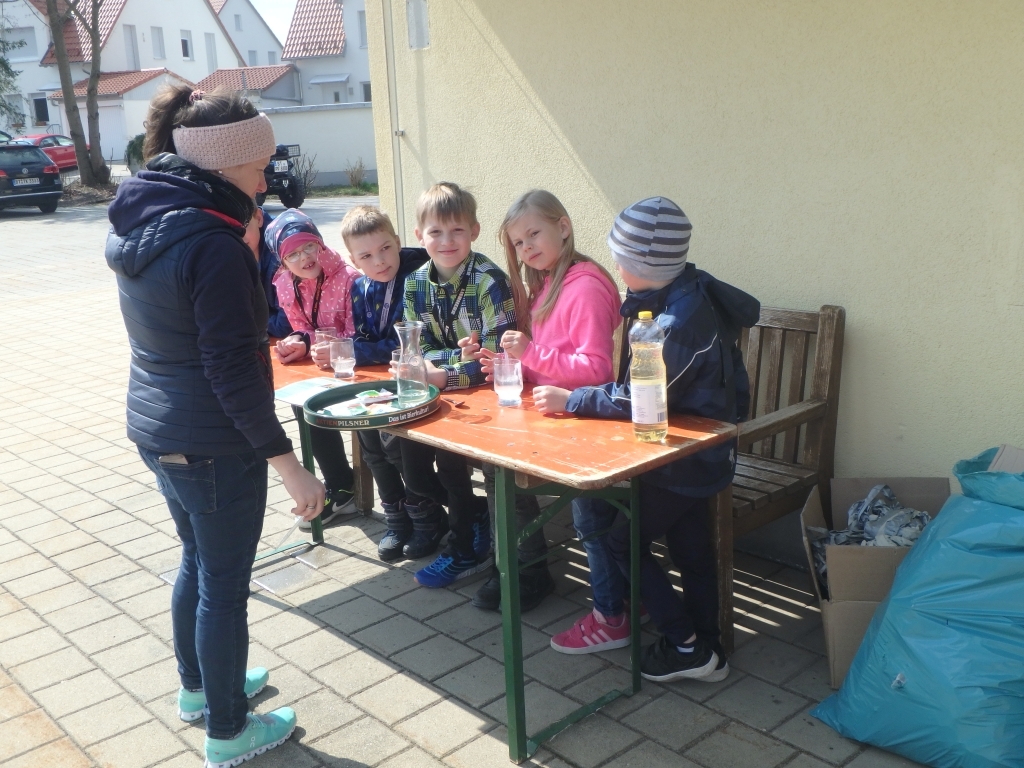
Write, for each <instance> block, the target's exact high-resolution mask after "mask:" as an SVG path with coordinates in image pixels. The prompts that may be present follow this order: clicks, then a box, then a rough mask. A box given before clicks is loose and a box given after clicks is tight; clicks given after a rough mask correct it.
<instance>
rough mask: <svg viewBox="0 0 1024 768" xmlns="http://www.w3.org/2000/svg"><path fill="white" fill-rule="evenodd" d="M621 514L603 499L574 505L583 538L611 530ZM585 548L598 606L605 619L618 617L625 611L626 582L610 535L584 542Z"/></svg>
mask: <svg viewBox="0 0 1024 768" xmlns="http://www.w3.org/2000/svg"><path fill="white" fill-rule="evenodd" d="M618 514H619V511H618V510H617V509H616V508H615V507H613V506H612V505H611V504H609V503H608V502H607V501H604V500H603V499H587V498H578V499H573V502H572V524H573V527H574V528H575V529H576V535H577V536H579V538H580V539H586V537H587V536H591V535H593V534H594V533H597V532H598V531H604V530H607V529H608V528H611V526H612V525H613V524H614V523H615V518H616V516H617V515H618ZM583 549H584V550H585V551H586V553H587V564H588V565H589V567H590V588H591V589H592V590H593V592H594V607H595V608H597V610H599V611H600V612H601V613H602V614H604V615H605V616H618V615H619V614H620V613H622V611H623V602H622V601H623V598H624V597H625V594H626V580H625V578H623V576H622V573H621V572H620V571H619V567H618V565H617V564H616V562H615V560H614V559H613V558H612V553H611V551H610V550H609V548H608V534H607V533H605V534H603V535H601V536H598V537H596V538H594V539H591V540H590V541H584V542H583Z"/></svg>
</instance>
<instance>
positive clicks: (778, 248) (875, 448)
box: [367, 0, 1024, 475]
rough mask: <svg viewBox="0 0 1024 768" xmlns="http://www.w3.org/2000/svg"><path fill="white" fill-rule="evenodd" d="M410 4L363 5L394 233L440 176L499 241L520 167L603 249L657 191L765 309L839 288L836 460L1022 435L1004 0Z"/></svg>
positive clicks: (1014, 135) (875, 468) (900, 456)
mask: <svg viewBox="0 0 1024 768" xmlns="http://www.w3.org/2000/svg"><path fill="white" fill-rule="evenodd" d="M419 2H420V0H414V4H418V3H419ZM407 5H408V4H407V3H406V2H403V1H402V0H367V20H368V26H369V29H370V41H371V44H370V52H371V67H372V74H373V82H374V101H375V106H376V109H375V110H374V116H375V130H376V135H377V142H376V145H377V154H378V169H379V177H380V184H381V196H382V200H383V205H385V207H388V208H390V209H391V210H392V211H396V210H397V213H398V214H399V218H400V219H402V220H404V229H405V233H406V239H409V237H410V236H411V232H412V229H413V222H412V211H413V207H414V203H415V199H416V196H417V195H418V194H419V192H420V191H421V190H422V189H423V188H424V187H425V186H427V185H429V184H430V183H432V182H434V181H437V180H441V179H450V180H454V181H457V182H459V183H460V184H464V185H466V186H468V187H469V188H470V189H472V190H473V191H474V192H475V193H476V195H477V197H478V198H479V202H480V209H481V221H482V225H483V233H482V235H481V238H480V240H479V241H478V246H479V248H480V250H482V251H483V252H484V253H487V254H489V255H492V256H497V255H498V253H499V252H498V248H497V245H496V242H495V231H496V228H497V225H498V223H499V221H500V219H501V217H502V214H503V212H504V210H505V209H506V207H507V206H508V205H509V203H510V202H511V201H512V200H513V199H514V198H515V197H516V196H517V195H518V194H519V193H521V192H523V191H525V190H526V189H528V188H530V187H533V186H541V187H546V188H548V189H550V190H551V191H552V192H554V193H555V194H557V195H558V196H559V197H560V198H561V199H562V201H563V202H564V203H565V204H566V206H567V207H568V209H569V211H570V213H571V214H572V216H573V220H574V222H575V226H576V232H577V242H578V243H580V244H581V246H582V248H583V249H584V250H585V251H587V252H589V253H591V254H593V255H594V256H596V257H598V258H601V259H603V260H605V261H606V262H607V259H608V251H607V248H606V246H605V245H604V237H605V234H606V233H607V231H608V228H609V225H610V223H611V220H612V218H613V216H614V214H615V213H616V212H617V211H618V210H619V209H620V208H621V207H623V206H625V205H627V204H629V203H630V202H632V201H634V200H635V199H638V198H640V197H643V196H648V195H653V194H662V195H667V196H669V197H671V198H672V199H674V200H675V201H676V202H678V203H679V204H680V205H682V207H683V208H684V210H685V211H686V212H687V214H688V215H689V216H690V218H691V220H692V221H693V225H694V230H693V239H692V244H691V249H690V254H691V258H692V260H693V261H694V262H695V263H697V264H698V265H699V266H700V267H702V268H705V269H708V270H709V271H711V272H713V273H714V274H716V275H717V276H719V277H721V278H723V279H725V280H728V281H730V282H733V283H735V284H736V285H739V286H741V287H743V288H744V289H746V290H748V291H750V292H752V293H754V294H755V295H756V296H758V297H759V298H760V299H761V301H762V303H763V304H766V305H775V306H783V307H792V308H801V309H816V308H817V307H818V306H820V305H821V304H826V303H830V304H841V305H843V306H845V307H846V309H847V313H848V314H847V331H846V353H845V360H844V371H843V379H842V398H841V405H840V416H839V431H838V438H837V440H838V443H837V465H836V471H837V474H839V475H871V474H897V475H916V474H929V475H935V474H937V475H944V474H947V473H948V472H949V470H950V468H951V466H952V464H953V462H954V461H956V460H957V459H960V458H964V457H967V456H971V455H973V454H975V453H977V452H979V451H981V450H982V449H984V448H987V447H989V446H992V445H995V444H998V443H1001V442H1012V443H1016V444H1017V445H1024V140H1022V130H1024V87H1022V85H1021V84H1022V83H1024V46H1022V43H1021V40H1024V5H1021V4H1020V3H1019V2H1017V1H1016V0H1005V1H1003V2H996V1H984V0H978V1H977V2H970V3H957V2H938V1H937V0H903V1H902V2H898V3H894V2H891V1H889V0H866V1H865V2H856V3H850V2H843V1H841V0H827V1H825V2H821V1H819V0H792V1H791V2H787V3H765V2H753V1H752V0H748V1H746V2H744V1H742V0H740V1H735V0H734V1H732V2H723V0H661V2H656V1H654V0H651V1H650V2H645V3H623V2H621V1H616V2H610V1H606V0H561V1H560V2H550V0H518V1H517V2H508V1H507V0H477V1H476V2H474V1H473V0H429V2H428V3H427V5H428V7H429V35H430V44H429V47H427V48H425V49H420V50H412V49H411V48H410V45H409V34H408V31H407V19H406V12H407ZM389 106H390V109H388V107H389ZM395 130H400V131H403V132H404V135H401V136H398V137H396V136H394V135H393V132H394V131H395Z"/></svg>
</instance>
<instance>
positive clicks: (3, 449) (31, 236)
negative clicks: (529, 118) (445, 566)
mask: <svg viewBox="0 0 1024 768" xmlns="http://www.w3.org/2000/svg"><path fill="white" fill-rule="evenodd" d="M357 202H360V201H359V200H358V199H355V198H348V199H343V198H339V199H314V200H311V201H309V203H308V205H307V206H306V210H307V212H309V213H310V215H311V216H313V218H314V219H315V220H316V221H317V222H318V224H319V225H320V227H321V230H322V231H323V232H324V233H325V234H326V237H327V240H328V241H329V242H330V243H331V244H332V245H334V246H335V247H339V248H340V246H341V243H340V238H339V237H338V234H337V233H338V224H339V222H340V219H341V217H342V216H343V214H344V211H345V210H346V209H347V207H348V206H350V205H353V204H355V203H357ZM106 231H107V223H106V218H105V210H104V209H103V208H102V207H85V208H71V209H61V210H58V211H57V212H56V213H55V214H53V215H39V214H37V213H32V212H28V211H3V212H0V243H2V247H0V278H2V279H0V302H2V306H3V307H4V314H5V317H6V318H8V322H7V323H6V325H7V327H8V328H9V332H8V336H7V337H5V338H4V339H2V340H0V350H2V353H3V357H4V360H5V362H4V365H3V367H2V368H0V412H2V421H0V763H2V764H3V765H4V766H6V767H7V768H29V767H31V768H48V767H49V766H54V767H55V768H57V767H59V768H79V766H81V767H82V768H86V767H87V766H111V767H113V768H149V767H150V766H154V767H155V766H160V767H161V768H179V767H180V768H185V767H191V766H199V765H201V757H200V754H201V749H202V744H203V735H204V734H203V729H202V725H201V721H200V723H199V724H198V725H197V724H186V723H182V722H181V721H179V720H178V718H177V711H176V707H175V695H176V691H177V679H176V671H175V663H174V659H173V652H172V646H171V626H170V616H169V604H170V592H171V587H170V585H169V582H171V581H173V572H174V568H175V567H176V565H177V562H178V557H179V555H178V542H177V540H176V538H175V532H174V526H173V524H172V522H171V520H170V517H169V515H168V513H167V511H166V508H165V507H164V504H163V500H162V497H161V496H160V494H159V493H157V491H156V489H155V485H154V481H153V477H152V475H151V474H150V473H149V471H148V470H147V469H146V467H145V466H144V465H143V464H142V462H141V461H140V459H139V457H138V454H137V453H136V452H135V450H134V447H133V445H132V444H131V443H130V442H129V441H128V440H127V439H126V437H125V429H124V409H125V406H124V399H125V389H126V382H127V368H128V345H127V339H126V337H125V332H124V326H123V324H122V322H121V317H120V313H119V310H118V304H117V292H116V286H115V283H114V278H113V275H112V273H111V272H110V271H109V270H108V269H107V267H106V265H105V263H104V261H103V257H102V252H103V243H104V239H105V236H106ZM488 242H489V241H488V240H487V239H486V238H484V240H483V243H484V246H483V247H484V250H487V247H486V246H487V243H488ZM19 327H24V328H25V333H24V334H22V333H18V332H17V330H16V329H17V328H19ZM39 340H42V343H39ZM280 415H281V416H282V418H287V417H289V416H290V412H289V411H288V410H287V409H282V410H281V412H280ZM289 429H291V430H292V433H293V436H294V424H292V425H290V427H289ZM271 475H272V480H271V486H270V492H269V507H268V510H267V519H266V525H265V527H264V538H263V546H264V548H266V549H269V548H271V547H272V546H274V545H275V544H276V543H277V540H278V539H279V538H280V537H281V536H282V534H283V532H284V531H285V530H286V529H287V528H288V527H289V525H290V523H291V517H290V515H289V514H288V509H289V507H290V502H289V501H288V499H287V495H286V494H285V492H284V489H283V487H282V486H281V484H280V482H279V480H278V479H277V478H276V476H274V475H273V472H271ZM478 479H479V478H478ZM383 530H384V525H383V524H382V517H381V515H380V514H379V504H378V507H377V511H375V512H374V514H373V515H372V516H368V517H360V518H358V519H356V520H355V521H354V522H349V523H347V524H345V525H342V526H339V527H334V528H330V529H328V531H327V534H326V544H325V545H324V546H323V547H321V548H319V549H318V550H317V551H315V552H313V553H307V554H306V555H304V556H300V558H301V559H300V558H296V557H294V556H290V557H289V556H286V557H281V558H278V559H277V560H275V561H273V562H270V563H266V564H261V566H260V567H259V568H258V569H257V570H256V572H255V574H254V580H255V582H254V585H253V596H252V599H251V601H250V604H249V620H250V625H251V635H252V639H251V651H250V665H262V666H266V667H268V668H269V669H270V670H271V678H270V686H269V687H268V688H267V689H266V690H265V691H264V692H263V693H262V694H261V695H260V696H259V697H257V698H256V699H255V700H254V702H253V704H254V707H255V709H256V710H257V711H268V710H270V709H274V708H276V707H279V706H282V705H289V706H293V707H294V708H295V709H296V710H297V712H298V716H299V727H298V729H297V730H296V732H295V735H294V737H293V738H292V739H291V740H290V741H288V742H287V743H286V744H285V745H284V746H282V747H280V748H279V749H277V750H274V751H273V752H270V753H268V754H266V755H264V756H262V757H259V758H257V761H256V762H254V763H252V764H253V765H254V766H260V767H261V768H273V766H289V767H290V768H291V767H293V768H307V767H308V768H316V767H318V766H322V767H324V768H327V767H333V766H346V767H348V768H354V767H355V766H382V767H383V768H414V767H415V768H418V767H426V766H435V767H437V766H450V768H461V767H463V766H466V767H472V768H480V767H481V766H483V767H485V768H486V767H487V766H503V765H507V764H508V762H507V752H506V747H505V741H504V740H505V730H504V720H505V705H504V686H503V671H502V664H501V638H500V629H499V628H498V625H499V618H498V616H497V615H496V614H490V613H484V612H481V611H478V610H477V609H475V608H473V607H472V606H471V605H469V599H470V597H471V596H472V593H473V591H474V589H475V588H476V586H477V584H476V583H470V584H466V583H462V582H460V583H459V584H458V585H457V588H455V589H448V590H434V591H428V590H424V589H420V588H417V587H416V586H415V585H414V583H413V580H412V572H413V571H414V570H415V568H416V567H417V566H419V565H421V564H420V563H411V562H401V563H398V564H391V565H389V564H384V563H381V562H380V561H378V560H377V558H376V541H377V539H378V538H379V536H380V534H381V533H382V532H383ZM548 534H549V537H550V538H551V539H552V541H555V542H557V541H564V540H566V539H568V538H569V537H570V536H571V521H570V520H569V519H568V517H567V516H562V517H559V518H556V519H555V520H554V521H553V522H552V524H551V525H550V526H549V527H548ZM303 560H305V561H306V562H303ZM313 566H315V567H313ZM552 571H553V572H554V574H555V577H556V581H557V584H558V588H557V593H556V595H555V596H553V597H551V598H549V599H548V600H547V601H545V603H544V604H543V606H542V607H540V608H539V609H537V610H536V611H534V612H532V613H530V614H527V615H526V616H524V623H525V625H526V626H525V627H524V634H523V638H524V646H525V648H526V652H527V654H528V657H527V659H526V671H527V674H528V676H529V684H528V688H527V696H528V713H529V718H530V721H531V726H532V727H533V724H535V723H543V722H545V721H548V720H552V719H554V718H557V717H560V716H561V715H563V714H565V713H566V712H568V711H569V710H571V709H573V708H575V707H576V706H578V705H579V704H580V703H581V702H585V701H589V700H591V699H593V698H596V697H597V696H598V695H600V694H602V693H604V692H606V691H607V690H609V689H610V688H612V687H622V686H625V685H626V681H627V673H626V666H625V665H626V662H627V659H626V656H625V653H624V651H616V652H611V653H605V654H599V655H597V656H586V657H572V658H566V657H561V656H558V655H557V654H555V653H554V652H552V651H551V650H550V648H549V647H548V639H549V637H550V636H551V635H552V634H554V633H555V632H558V631H561V630H562V629H563V628H565V627H566V626H568V625H569V624H570V623H571V622H572V621H573V619H574V618H575V617H577V616H579V615H582V614H583V612H585V611H586V610H589V607H590V605H589V595H588V592H589V589H588V587H587V580H586V579H587V570H586V558H585V556H584V555H583V552H582V550H581V549H580V548H579V547H578V546H574V547H571V548H570V549H569V550H567V551H565V552H563V553H562V554H559V555H557V556H556V557H555V558H554V560H553V566H552ZM736 585H737V587H736V591H737V605H738V611H737V636H738V642H739V645H740V647H739V649H738V650H737V652H736V654H735V655H734V656H733V658H732V659H731V665H732V667H733V672H732V674H731V675H730V676H729V678H728V679H727V680H726V681H725V682H723V683H719V684H701V683H694V682H688V683H682V684H668V685H657V684H653V683H649V682H645V683H644V686H643V691H642V692H641V693H640V694H638V695H636V696H634V697H632V698H626V699H619V700H617V701H615V702H613V703H612V704H611V705H609V706H608V707H606V708H604V709H603V710H601V711H600V712H598V713H597V714H595V715H593V716H591V717H590V718H587V719H586V720H584V721H582V722H581V723H579V724H577V725H576V726H574V727H572V728H570V729H569V730H567V731H565V732H564V733H563V734H561V735H560V736H558V737H557V738H556V739H554V740H553V741H551V742H549V743H548V744H547V745H545V747H544V748H543V749H542V750H541V751H540V752H539V753H538V755H537V756H536V757H535V758H534V760H533V761H532V762H531V763H530V764H532V765H541V766H552V767H554V766H579V767H580V768H597V767H599V766H605V767H607V768H626V767H627V766H645V767H647V768H657V767H659V766H666V767H679V768H691V767H692V766H704V768H743V767H744V766H751V767H752V768H753V767H755V766H756V768H773V767H774V766H790V767H791V768H814V767H817V766H827V765H842V766H849V767H850V768H896V767H897V766H909V765H911V763H909V762H907V761H904V760H902V759H899V758H896V757H894V756H892V755H889V754H887V753H884V752H881V751H878V750H875V749H870V748H869V749H866V748H864V747H863V746H862V745H859V744H856V743H854V742H851V741H848V740H846V739H843V738H841V737H839V736H838V735H837V734H835V733H834V732H833V731H831V730H830V729H829V728H827V727H826V726H824V725H822V724H821V723H820V722H818V721H817V720H814V719H813V718H811V717H809V716H808V714H807V713H808V710H809V709H810V708H811V707H812V706H813V704H814V702H816V701H818V700H819V699H821V698H822V697H824V696H826V695H828V693H829V689H828V685H827V666H826V660H825V658H824V656H823V653H824V648H823V641H822V633H821V622H820V615H819V612H818V609H817V607H816V606H815V603H814V598H813V595H812V593H811V591H810V588H809V583H808V580H807V576H806V575H805V574H802V573H798V572H795V571H792V570H788V569H786V568H782V567H780V566H777V565H775V564H772V563H769V562H765V561H761V560H756V559H753V558H750V557H747V556H744V555H741V554H737V559H736ZM650 639H651V637H650V636H648V637H647V638H645V641H647V640H650Z"/></svg>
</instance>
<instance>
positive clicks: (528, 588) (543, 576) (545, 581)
mask: <svg viewBox="0 0 1024 768" xmlns="http://www.w3.org/2000/svg"><path fill="white" fill-rule="evenodd" d="M554 591H555V580H554V579H552V578H551V574H550V573H548V568H547V566H546V565H545V566H544V567H543V568H536V567H534V568H531V569H529V570H526V571H520V572H519V610H520V611H521V612H522V613H526V612H527V611H532V610H533V609H534V608H536V607H537V606H538V605H540V604H541V603H542V602H543V601H544V598H545V597H547V596H548V595H550V594H551V593H552V592H554ZM473 605H474V606H476V607H477V608H480V609H481V610H484V611H500V610H501V578H500V576H499V575H498V569H497V568H492V569H491V575H490V578H488V579H487V581H485V582H484V583H483V584H482V585H481V586H480V589H478V590H477V591H476V594H475V595H473Z"/></svg>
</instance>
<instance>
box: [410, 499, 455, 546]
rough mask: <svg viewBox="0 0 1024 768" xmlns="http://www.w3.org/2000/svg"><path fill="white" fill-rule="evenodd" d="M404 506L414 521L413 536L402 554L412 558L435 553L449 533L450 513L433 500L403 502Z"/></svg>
mask: <svg viewBox="0 0 1024 768" xmlns="http://www.w3.org/2000/svg"><path fill="white" fill-rule="evenodd" d="M402 506H403V508H404V509H405V511H406V513H407V514H408V515H409V519H410V520H411V521H412V537H411V538H410V539H409V540H408V541H407V542H406V544H405V546H404V547H402V554H403V555H405V556H406V557H407V558H409V559H410V560H418V559H419V558H421V557H426V556H427V555H432V554H434V552H436V551H437V547H438V545H440V543H441V539H443V538H444V536H445V534H446V533H448V515H446V514H445V511H444V507H442V506H441V505H440V504H438V503H436V502H433V501H421V502H420V503H419V504H408V503H406V502H402Z"/></svg>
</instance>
